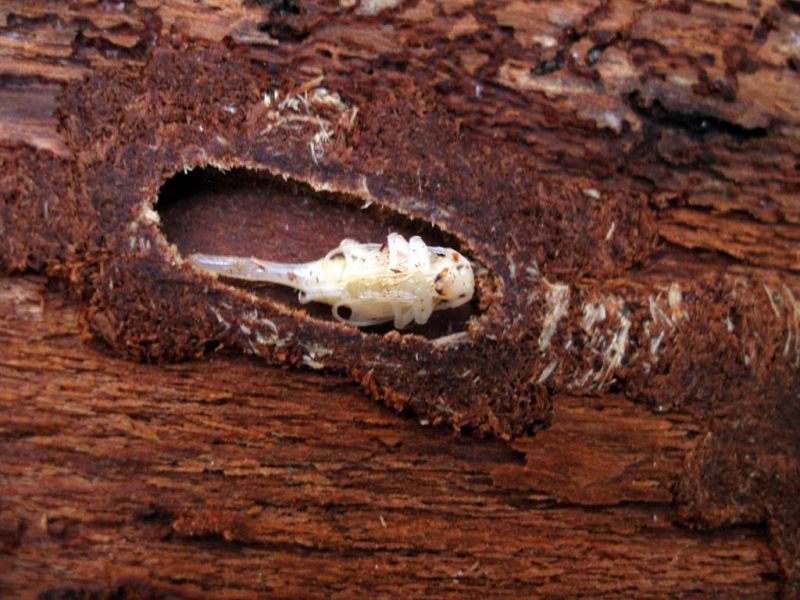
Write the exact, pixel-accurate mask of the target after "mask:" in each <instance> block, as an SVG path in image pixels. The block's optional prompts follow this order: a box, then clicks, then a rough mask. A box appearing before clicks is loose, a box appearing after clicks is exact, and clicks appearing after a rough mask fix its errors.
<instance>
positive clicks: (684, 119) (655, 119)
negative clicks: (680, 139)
mask: <svg viewBox="0 0 800 600" xmlns="http://www.w3.org/2000/svg"><path fill="white" fill-rule="evenodd" d="M626 102H627V104H628V105H629V106H630V107H631V108H632V109H633V110H634V111H635V112H636V113H637V114H638V115H639V116H641V117H643V118H645V119H647V120H648V121H650V122H652V123H656V124H658V125H661V126H664V127H669V128H673V129H680V130H682V131H685V132H686V133H688V134H690V135H692V136H694V137H703V136H705V135H708V134H714V133H719V134H725V135H730V136H731V137H733V138H734V139H735V140H736V141H738V142H745V141H747V140H750V139H754V138H763V137H766V135H767V128H766V127H751V128H748V127H743V126H741V125H738V124H737V123H732V122H731V121H726V120H725V119H720V118H719V117H715V116H712V115H709V114H704V113H700V112H691V113H684V112H679V111H675V110H670V109H668V108H666V107H665V106H664V105H663V104H662V103H661V101H660V100H658V99H657V98H656V99H654V100H653V101H652V102H650V103H648V102H647V101H646V100H645V99H644V98H642V95H641V94H640V93H639V92H638V91H634V92H631V93H630V94H628V97H627V98H626Z"/></svg>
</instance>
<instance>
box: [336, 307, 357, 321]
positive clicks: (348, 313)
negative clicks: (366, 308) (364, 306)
mask: <svg viewBox="0 0 800 600" xmlns="http://www.w3.org/2000/svg"><path fill="white" fill-rule="evenodd" d="M336 314H337V315H339V317H340V318H342V319H344V320H345V321H346V320H348V319H349V318H350V317H352V316H353V309H352V308H350V307H349V306H346V305H341V306H337V307H336Z"/></svg>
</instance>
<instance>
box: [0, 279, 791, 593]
mask: <svg viewBox="0 0 800 600" xmlns="http://www.w3.org/2000/svg"><path fill="white" fill-rule="evenodd" d="M1 285H2V287H0V298H1V299H2V305H3V306H4V307H6V311H5V315H4V317H3V319H2V322H1V323H0V327H1V328H2V329H0V339H2V340H3V344H2V345H1V346H0V376H1V377H2V380H3V382H4V387H3V390H2V392H0V411H1V413H0V414H2V420H1V421H0V422H2V429H0V436H2V438H0V439H2V440H3V441H2V446H0V452H1V453H2V456H1V459H2V460H1V462H2V465H3V467H2V469H3V470H2V484H3V490H4V491H3V494H2V505H0V524H2V528H1V530H2V538H0V539H1V540H2V544H3V545H2V551H3V553H4V555H5V559H4V561H3V562H4V563H5V569H4V572H3V573H2V582H3V583H4V585H5V590H4V594H9V595H10V596H14V595H16V594H14V593H12V592H20V593H21V592H33V591H35V592H37V593H42V592H44V593H45V595H46V597H65V595H66V593H67V592H66V590H73V591H74V592H76V593H77V591H78V590H96V591H97V593H98V594H99V595H100V596H101V597H105V596H106V595H112V594H114V593H115V592H116V591H117V590H119V589H120V588H121V589H122V590H124V593H123V594H122V595H123V597H135V596H136V592H134V591H133V590H144V592H140V593H142V594H143V595H144V596H145V597H149V596H151V595H155V594H156V593H164V592H165V590H169V591H170V592H171V593H174V594H176V595H178V596H179V597H183V596H184V595H185V596H192V595H193V594H199V595H206V594H208V595H215V596H219V595H223V594H225V595H227V596H229V597H234V598H236V597H242V598H247V597H251V594H253V593H256V592H258V593H262V594H267V595H270V596H276V597H290V596H302V597H312V598H313V597H328V596H331V595H337V594H343V595H346V596H360V597H364V596H376V595H386V596H393V597H409V596H427V597H448V598H449V597H453V598H457V597H458V598H460V597H465V596H474V595H475V594H478V593H488V594H490V595H492V596H494V597H518V596H520V595H529V594H532V595H543V596H550V597H553V596H556V597H558V596H575V595H580V594H591V595H598V596H604V597H621V596H631V595H636V596H653V595H666V594H677V595H684V594H686V595H691V594H695V593H697V592H698V590H702V591H703V594H706V593H718V594H720V595H730V594H735V595H737V596H740V597H758V598H760V597H768V596H771V595H773V594H775V593H776V591H777V589H778V581H777V580H776V569H777V565H776V563H775V561H774V560H773V559H772V555H771V551H770V550H769V546H768V543H767V539H766V537H765V532H764V529H763V528H762V527H746V526H743V527H737V528H734V529H730V530H722V531H719V532H712V533H695V532H691V531H689V530H687V529H686V528H684V527H681V526H680V525H678V524H677V523H676V522H675V519H676V516H675V513H674V511H673V509H672V508H671V506H670V501H671V493H670V485H671V483H672V482H673V481H674V480H675V479H676V477H677V476H678V474H679V472H680V469H681V461H682V457H683V456H684V454H685V452H686V451H687V449H688V448H689V447H690V446H691V445H692V441H691V440H692V439H693V438H694V437H695V436H696V435H697V430H696V428H695V426H694V425H692V423H691V420H689V419H687V418H682V417H679V416H676V417H670V418H668V419H664V418H661V417H658V416H655V415H652V414H650V413H649V412H647V411H646V410H644V409H642V408H640V407H636V406H634V405H632V404H631V403H630V402H627V401H625V400H623V399H621V398H619V397H607V398H603V399H600V400H598V401H587V400H585V399H579V398H571V397H567V396H565V397H561V398H559V399H558V404H559V406H560V407H561V410H559V412H558V414H557V417H556V419H555V421H554V423H553V426H552V428H551V429H549V430H548V431H547V432H546V433H545V434H544V435H543V436H542V440H541V443H539V441H540V440H539V438H538V437H537V438H534V439H532V440H529V441H522V442H520V443H519V445H517V446H516V447H515V448H509V447H508V446H507V445H506V444H504V443H501V442H492V441H480V440H476V439H473V438H469V437H454V436H453V435H452V434H451V433H449V432H448V431H446V430H442V429H436V428H433V429H432V428H430V427H423V426H420V424H419V423H417V422H416V421H415V420H413V419H408V418H402V417H400V416H399V415H397V414H395V413H393V412H392V411H390V410H388V409H386V408H382V407H380V406H378V405H376V404H375V403H373V402H371V401H369V400H368V399H366V398H364V396H363V395H362V394H361V393H360V392H359V391H358V390H357V388H356V387H355V386H353V385H352V384H349V383H346V382H344V381H342V380H339V379H336V378H334V377H331V376H327V377H320V376H317V375H314V374H309V373H299V372H296V371H286V370H281V369H276V368H268V367H264V366H263V365H262V364H261V363H260V362H258V361H256V360H252V359H244V358H240V357H215V358H214V359H213V360H211V361H200V362H192V363H183V364H178V365H169V366H162V367H157V366H148V365H137V364H134V363H130V362H128V361H124V360H120V359H117V358H112V357H110V356H108V355H107V354H106V353H104V352H103V350H102V347H100V348H97V347H93V345H91V344H90V345H86V344H85V343H83V341H82V327H81V319H80V316H79V314H78V311H77V310H76V309H77V307H76V305H75V304H74V303H72V302H68V301H65V300H64V294H63V292H62V291H60V290H48V289H47V286H46V282H45V281H44V280H43V279H41V278H37V277H24V278H19V277H17V278H11V279H4V280H2V284H1ZM523 452H528V454H527V460H525V459H524V458H523V457H524V456H525V455H524V454H522V453H523Z"/></svg>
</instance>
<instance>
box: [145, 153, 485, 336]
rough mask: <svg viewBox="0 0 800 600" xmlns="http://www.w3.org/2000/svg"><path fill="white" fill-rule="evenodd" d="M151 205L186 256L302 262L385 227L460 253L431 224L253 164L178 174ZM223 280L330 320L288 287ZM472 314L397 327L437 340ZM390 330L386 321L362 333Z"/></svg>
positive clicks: (470, 309) (467, 309)
mask: <svg viewBox="0 0 800 600" xmlns="http://www.w3.org/2000/svg"><path fill="white" fill-rule="evenodd" d="M155 208H156V210H157V211H158V213H159V217H160V221H161V228H162V231H163V233H164V235H165V237H166V239H167V241H168V242H170V243H172V244H174V245H175V246H176V248H177V249H178V252H180V254H181V255H183V256H184V257H185V256H189V255H190V254H194V253H202V254H219V255H233V256H246V257H249V256H254V257H257V258H262V259H267V260H273V261H279V262H287V263H294V262H306V261H311V260H316V259H318V258H321V257H323V256H325V254H326V253H327V252H328V251H330V250H332V249H333V248H336V247H337V246H338V245H339V243H340V242H341V241H342V239H344V238H351V239H355V240H358V241H360V242H384V241H385V240H386V237H387V236H388V234H389V233H391V232H397V233H400V234H402V235H403V236H405V237H407V238H408V237H410V236H413V235H419V236H420V237H422V239H423V240H424V241H425V242H426V243H427V244H428V245H434V246H445V247H450V248H454V249H456V250H459V251H461V249H460V248H459V243H458V240H457V239H455V238H454V237H453V236H450V235H447V234H446V233H444V232H442V231H441V230H440V229H439V228H437V227H435V226H433V225H431V224H429V223H425V222H422V221H416V220H413V219H409V218H408V217H406V216H404V215H400V214H398V213H395V212H393V211H390V210H387V209H385V208H381V207H379V206H377V205H376V204H372V205H370V206H365V205H364V201H363V200H361V199H359V198H356V197H354V196H349V195H346V194H337V193H331V192H320V191H316V190H314V189H313V188H311V186H309V185H308V184H305V183H301V182H298V181H294V180H291V179H284V178H283V177H280V176H275V175H272V174H270V173H267V172H264V171H256V170H252V169H244V168H237V169H232V170H230V171H225V172H223V171H221V170H219V169H216V168H214V167H205V168H198V169H194V170H192V171H190V172H188V173H179V174H177V175H175V176H174V177H172V178H171V179H169V180H168V181H167V182H166V183H165V184H164V185H163V186H162V188H161V190H160V192H159V198H158V203H157V205H156V207H155ZM224 281H225V282H226V283H229V284H231V285H235V286H236V287H240V288H245V289H247V290H248V291H249V292H251V293H253V294H255V295H256V296H259V297H263V298H267V299H270V300H273V301H277V302H280V303H282V304H285V305H287V306H289V307H291V308H292V309H295V310H304V311H306V312H307V313H308V314H309V315H310V316H312V317H315V318H318V319H322V320H327V321H334V319H333V316H332V315H331V308H330V307H329V306H327V305H324V304H317V303H311V304H306V305H303V304H300V303H299V302H298V300H297V292H295V291H293V290H291V289H289V288H284V287H281V286H275V285H269V284H248V283H245V282H241V281H235V280H229V279H225V280H224ZM476 297H477V293H476ZM476 313H477V301H476V300H473V302H471V303H469V304H466V305H464V306H461V307H459V308H456V309H452V310H443V311H436V312H434V313H433V315H432V316H431V319H430V321H428V323H426V324H425V325H418V324H413V325H411V326H409V327H408V328H406V329H403V330H402V333H409V332H411V333H415V334H418V335H421V336H424V337H427V338H440V337H441V336H443V335H448V334H452V333H456V332H460V331H465V330H466V328H467V321H468V320H469V319H470V317H471V316H472V315H473V314H476ZM392 329H393V328H392V325H391V323H389V324H385V325H380V326H375V327H370V328H366V329H365V331H367V332H372V333H382V332H387V331H391V330H392Z"/></svg>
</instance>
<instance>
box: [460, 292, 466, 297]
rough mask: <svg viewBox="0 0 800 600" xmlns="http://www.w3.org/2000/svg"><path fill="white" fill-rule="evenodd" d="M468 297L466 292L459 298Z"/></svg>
mask: <svg viewBox="0 0 800 600" xmlns="http://www.w3.org/2000/svg"><path fill="white" fill-rule="evenodd" d="M466 297H467V294H466V293H464V294H461V295H460V296H459V298H466Z"/></svg>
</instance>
